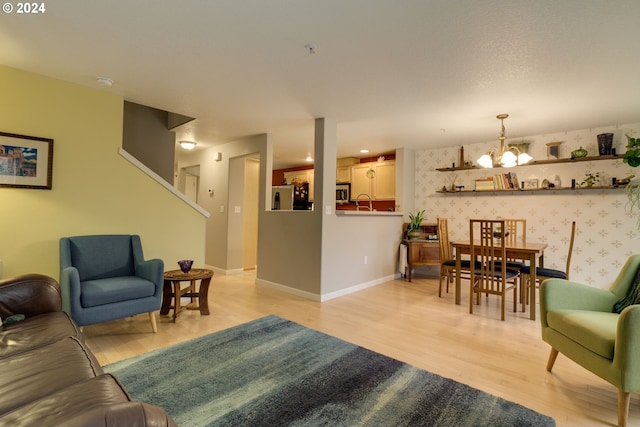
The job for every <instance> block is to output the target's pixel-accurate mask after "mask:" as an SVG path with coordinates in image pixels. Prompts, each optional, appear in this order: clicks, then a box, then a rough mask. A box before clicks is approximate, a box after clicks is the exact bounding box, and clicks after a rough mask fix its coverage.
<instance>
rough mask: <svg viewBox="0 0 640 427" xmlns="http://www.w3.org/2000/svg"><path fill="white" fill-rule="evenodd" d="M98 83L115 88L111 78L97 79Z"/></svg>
mask: <svg viewBox="0 0 640 427" xmlns="http://www.w3.org/2000/svg"><path fill="white" fill-rule="evenodd" d="M96 81H97V82H98V84H99V85H100V86H106V87H111V86H113V79H110V78H109V77H96Z"/></svg>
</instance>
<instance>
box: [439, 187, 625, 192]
mask: <svg viewBox="0 0 640 427" xmlns="http://www.w3.org/2000/svg"><path fill="white" fill-rule="evenodd" d="M625 188H626V186H625V185H621V186H618V187H612V186H610V185H605V186H596V185H594V186H593V187H576V188H571V187H558V188H555V187H554V188H527V189H519V190H482V191H476V190H462V191H442V190H437V191H436V193H441V194H460V193H466V194H470V193H478V194H484V193H489V194H491V193H539V192H546V193H553V192H554V191H582V190H586V191H593V190H624V189H625Z"/></svg>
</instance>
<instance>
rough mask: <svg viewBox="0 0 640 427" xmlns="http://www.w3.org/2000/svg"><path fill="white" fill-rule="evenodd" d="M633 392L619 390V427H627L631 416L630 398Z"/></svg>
mask: <svg viewBox="0 0 640 427" xmlns="http://www.w3.org/2000/svg"><path fill="white" fill-rule="evenodd" d="M630 397H631V394H630V393H629V392H624V391H622V390H618V427H626V425H627V418H629V398H630Z"/></svg>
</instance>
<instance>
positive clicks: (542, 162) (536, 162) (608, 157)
mask: <svg viewBox="0 0 640 427" xmlns="http://www.w3.org/2000/svg"><path fill="white" fill-rule="evenodd" d="M623 157H624V154H616V155H615V156H614V155H612V154H609V155H606V156H590V157H578V158H575V159H572V158H566V159H553V160H534V161H531V162H529V163H527V164H525V165H520V166H521V167H525V166H540V165H551V164H555V163H579V162H589V161H594V160H617V159H622V158H623ZM471 169H476V170H487V169H485V168H481V167H478V166H458V167H455V168H437V169H436V170H437V171H439V172H454V171H461V170H471ZM488 169H491V168H488ZM493 169H511V168H503V167H502V166H494V167H493ZM507 191H508V190H507Z"/></svg>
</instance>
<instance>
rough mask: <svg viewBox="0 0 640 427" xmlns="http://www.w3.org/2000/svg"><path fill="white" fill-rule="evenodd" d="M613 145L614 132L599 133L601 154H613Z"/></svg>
mask: <svg viewBox="0 0 640 427" xmlns="http://www.w3.org/2000/svg"><path fill="white" fill-rule="evenodd" d="M612 145H613V134H612V133H601V134H600V135H598V153H599V154H600V155H601V156H606V155H609V154H611V146H612Z"/></svg>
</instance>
